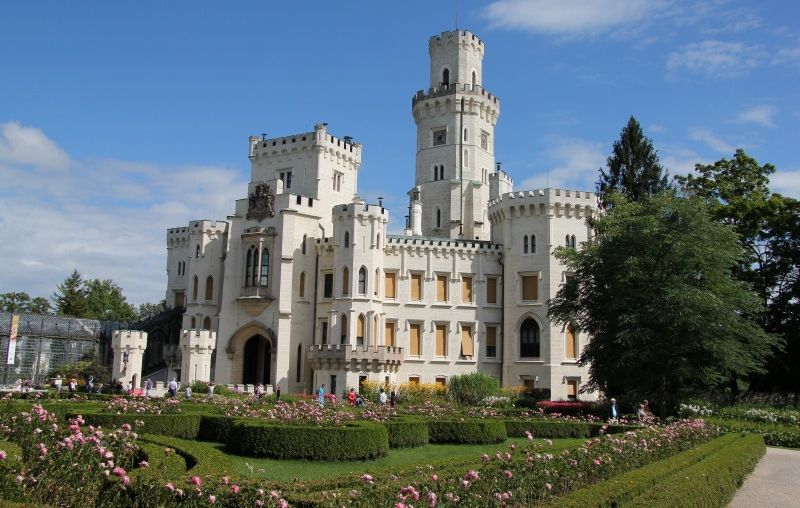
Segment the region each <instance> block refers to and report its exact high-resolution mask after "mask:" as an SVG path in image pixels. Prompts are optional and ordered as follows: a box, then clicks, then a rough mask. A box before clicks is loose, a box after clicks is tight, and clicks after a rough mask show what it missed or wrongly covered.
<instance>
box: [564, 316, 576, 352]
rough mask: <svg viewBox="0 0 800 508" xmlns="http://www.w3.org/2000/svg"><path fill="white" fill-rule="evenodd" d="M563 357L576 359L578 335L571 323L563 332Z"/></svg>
mask: <svg viewBox="0 0 800 508" xmlns="http://www.w3.org/2000/svg"><path fill="white" fill-rule="evenodd" d="M564 356H565V357H567V358H569V359H573V360H574V359H576V358H577V357H578V335H577V334H576V333H575V327H574V326H572V323H569V324H568V325H567V328H566V330H564Z"/></svg>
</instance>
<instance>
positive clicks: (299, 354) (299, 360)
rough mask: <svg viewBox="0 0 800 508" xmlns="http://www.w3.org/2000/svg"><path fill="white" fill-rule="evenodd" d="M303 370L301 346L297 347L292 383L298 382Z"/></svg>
mask: <svg viewBox="0 0 800 508" xmlns="http://www.w3.org/2000/svg"><path fill="white" fill-rule="evenodd" d="M302 368H303V345H302V344H298V345H297V372H296V373H295V375H294V382H295V383H299V382H300V375H301V370H302Z"/></svg>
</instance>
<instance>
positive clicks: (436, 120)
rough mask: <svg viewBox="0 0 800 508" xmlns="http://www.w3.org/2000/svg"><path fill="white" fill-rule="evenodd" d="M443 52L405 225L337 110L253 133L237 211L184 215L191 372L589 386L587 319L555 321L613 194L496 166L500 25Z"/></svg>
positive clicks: (286, 383) (290, 380) (285, 384)
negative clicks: (592, 222) (464, 378)
mask: <svg viewBox="0 0 800 508" xmlns="http://www.w3.org/2000/svg"><path fill="white" fill-rule="evenodd" d="M429 52H430V61H431V69H430V87H429V88H428V90H421V91H419V92H417V93H416V95H414V97H413V98H412V113H413V115H414V121H415V122H416V125H417V157H416V172H415V179H414V186H413V187H412V188H411V190H410V191H409V192H408V195H409V211H408V217H407V221H406V228H405V232H404V234H402V235H392V234H389V233H388V231H387V226H388V223H389V211H388V210H387V209H386V208H384V207H383V206H382V203H378V204H374V203H372V204H370V203H366V202H365V201H364V200H363V199H360V198H359V197H358V195H357V183H358V170H359V168H360V166H361V150H362V147H361V145H360V144H359V143H356V142H354V141H353V140H352V139H350V138H348V137H345V138H343V139H342V138H337V137H335V136H333V135H331V133H330V132H329V131H328V128H327V125H326V124H318V125H317V126H315V128H314V130H313V131H312V132H304V133H300V134H293V135H290V136H285V137H280V138H269V139H267V138H266V137H251V138H250V146H249V158H250V162H251V178H250V180H251V181H250V184H249V186H248V195H247V197H245V198H242V199H239V200H237V201H236V206H235V211H234V213H233V215H230V216H229V217H228V220H227V221H209V220H197V221H192V222H190V223H189V225H188V226H187V227H179V228H172V229H169V230H168V232H167V251H168V256H167V274H168V278H169V282H168V287H167V294H166V298H167V303H168V305H169V306H185V307H186V313H185V314H184V317H183V328H184V329H185V330H183V332H182V344H183V343H184V342H186V346H185V347H183V351H184V355H185V354H187V351H189V352H190V353H189V354H195V353H196V352H197V351H200V350H201V348H202V354H203V355H204V356H203V357H202V358H201V359H200V360H199V363H198V361H194V360H192V359H187V358H184V359H183V362H182V363H183V365H184V366H185V367H186V366H191V367H189V368H188V372H183V373H182V377H183V381H192V380H195V379H199V380H209V377H213V381H215V382H216V383H236V384H265V385H272V386H273V387H280V388H281V390H283V391H284V393H286V392H310V391H311V390H313V389H314V388H315V387H317V386H319V385H321V384H322V383H325V384H326V385H327V387H328V389H329V390H330V392H331V393H336V394H341V393H342V392H343V391H345V390H347V389H349V388H351V387H358V386H359V383H360V382H361V381H363V380H370V381H377V382H381V383H384V382H385V383H388V384H390V385H399V384H401V383H407V382H411V383H419V382H422V383H446V382H447V380H448V378H449V377H450V376H453V375H457V374H465V373H472V372H482V373H486V374H488V375H491V376H494V377H496V378H498V379H499V380H500V382H501V383H502V385H503V386H518V385H524V386H526V387H528V388H529V389H533V388H537V389H549V390H550V392H551V398H553V399H568V398H576V397H577V396H578V393H579V390H580V387H581V385H582V383H585V382H586V380H587V378H588V369H587V367H581V366H579V365H578V363H577V357H578V356H579V352H580V350H581V348H582V346H583V345H584V344H585V342H586V340H587V337H586V336H585V335H584V334H583V333H581V332H580V331H579V330H576V329H575V327H573V326H572V325H567V326H562V325H556V324H554V323H551V322H550V320H549V319H548V318H547V301H548V299H550V298H552V297H553V296H555V294H556V291H557V290H558V288H559V286H560V285H561V284H562V283H563V282H564V281H565V280H566V278H567V277H569V276H570V274H569V273H568V272H567V271H566V269H565V267H564V266H563V265H562V264H561V263H560V262H559V261H558V260H557V259H556V258H555V256H554V255H553V251H554V249H555V248H556V247H558V246H567V247H572V248H575V247H576V246H577V245H578V244H579V243H580V242H583V241H586V240H587V238H588V236H589V235H590V233H591V232H590V230H589V228H588V227H587V224H586V218H587V217H588V216H590V215H591V214H592V213H593V211H594V209H595V206H596V199H595V195H594V193H592V192H585V191H574V190H563V189H539V190H530V191H522V192H514V191H512V186H513V183H512V181H511V178H510V177H509V176H508V175H507V174H506V173H504V172H503V171H501V170H500V169H499V167H498V168H496V169H495V154H494V127H495V125H496V123H497V120H498V117H499V116H500V101H499V99H498V98H497V97H496V96H494V95H493V94H491V93H489V91H487V89H486V88H484V86H483V72H482V62H483V55H484V44H483V42H482V41H481V40H480V39H479V38H478V37H477V36H475V35H474V34H472V33H470V32H468V31H461V30H458V31H452V32H444V33H442V34H441V35H438V36H434V37H431V39H430V43H429ZM192 337H196V338H197V339H196V342H198V344H199V345H198V346H197V347H196V346H195V345H194V344H193V343H191V344H190V343H189V342H188V341H189V340H195V339H192ZM212 350H213V355H212V354H210V353H211V351H212ZM198 354H199V353H198ZM212 356H213V358H212ZM209 362H211V365H208V364H209ZM198 365H199V367H198ZM207 365H208V367H210V368H207V367H206V366H207ZM184 370H186V369H184ZM581 397H583V398H595V397H596V394H593V393H590V394H581Z"/></svg>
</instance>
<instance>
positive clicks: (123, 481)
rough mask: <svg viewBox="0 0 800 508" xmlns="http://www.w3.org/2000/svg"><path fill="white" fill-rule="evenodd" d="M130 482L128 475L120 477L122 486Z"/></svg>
mask: <svg viewBox="0 0 800 508" xmlns="http://www.w3.org/2000/svg"><path fill="white" fill-rule="evenodd" d="M130 482H131V479H130V477H129V476H128V475H125V476H123V477H122V484H123V485H127V484H129V483H130Z"/></svg>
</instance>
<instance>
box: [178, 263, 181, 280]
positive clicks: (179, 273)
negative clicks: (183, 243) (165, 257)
mask: <svg viewBox="0 0 800 508" xmlns="http://www.w3.org/2000/svg"><path fill="white" fill-rule="evenodd" d="M180 276H181V262H180V261H178V277H180Z"/></svg>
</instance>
